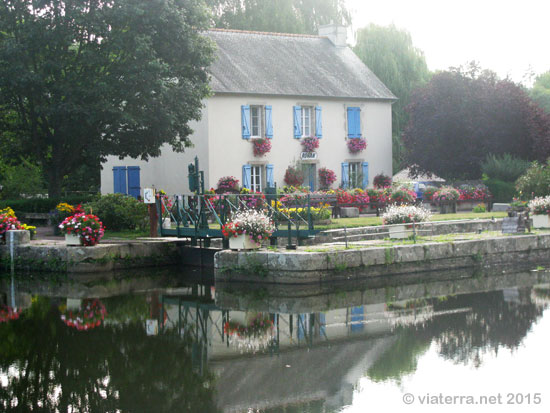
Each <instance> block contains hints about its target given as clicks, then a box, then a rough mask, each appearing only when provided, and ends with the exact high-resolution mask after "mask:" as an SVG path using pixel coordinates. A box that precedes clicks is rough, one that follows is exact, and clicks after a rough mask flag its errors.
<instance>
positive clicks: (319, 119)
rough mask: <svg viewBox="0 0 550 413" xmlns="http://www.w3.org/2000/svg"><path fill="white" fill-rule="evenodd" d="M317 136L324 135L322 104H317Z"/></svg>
mask: <svg viewBox="0 0 550 413" xmlns="http://www.w3.org/2000/svg"><path fill="white" fill-rule="evenodd" d="M315 136H317V137H318V138H322V137H323V116H322V111H321V106H315Z"/></svg>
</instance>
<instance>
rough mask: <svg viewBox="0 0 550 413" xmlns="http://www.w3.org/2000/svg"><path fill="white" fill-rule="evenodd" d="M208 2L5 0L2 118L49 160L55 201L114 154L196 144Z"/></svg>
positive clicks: (1, 9)
mask: <svg viewBox="0 0 550 413" xmlns="http://www.w3.org/2000/svg"><path fill="white" fill-rule="evenodd" d="M207 24H208V13H207V9H206V7H205V6H204V4H203V2H202V0H116V1H104V0H41V1H39V0H4V1H3V2H2V4H1V5H0V117H1V118H4V117H6V116H12V118H13V116H15V121H14V122H10V123H9V125H11V126H12V127H13V129H14V132H16V133H17V136H19V137H20V138H21V139H22V141H23V142H22V143H23V144H24V146H25V148H26V150H27V151H28V152H29V153H32V154H34V156H35V158H36V159H37V160H38V161H39V162H40V163H41V165H42V167H43V170H44V172H45V173H46V176H47V180H48V191H49V194H50V196H56V195H58V194H59V191H60V186H61V181H62V178H63V176H65V175H66V174H68V173H70V172H71V171H74V170H75V169H77V168H78V167H79V166H81V165H83V164H89V163H92V164H93V163H96V164H97V163H99V161H100V160H101V159H103V158H104V157H105V156H106V155H108V154H114V155H119V156H132V157H142V158H143V159H147V158H148V157H150V156H157V155H159V154H160V147H161V145H163V144H169V145H171V146H172V147H173V148H174V149H175V150H177V151H182V150H183V149H184V148H185V147H186V146H188V145H189V139H188V136H189V135H190V134H191V132H192V130H191V128H190V126H189V122H190V121H191V120H195V119H199V118H200V113H201V100H202V99H203V98H204V97H205V96H207V94H208V91H209V89H208V74H207V71H206V69H205V68H206V67H207V66H208V64H209V62H210V61H211V58H212V46H211V43H210V42H209V41H208V40H207V39H205V38H204V37H202V36H201V35H200V33H199V32H198V31H199V30H200V29H201V28H205V27H206V26H207Z"/></svg>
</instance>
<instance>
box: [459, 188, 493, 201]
mask: <svg viewBox="0 0 550 413" xmlns="http://www.w3.org/2000/svg"><path fill="white" fill-rule="evenodd" d="M457 191H458V193H459V194H460V195H459V200H460V201H488V200H489V199H490V198H491V193H490V192H489V189H487V188H486V187H480V186H469V185H468V186H462V187H460V188H458V189H457Z"/></svg>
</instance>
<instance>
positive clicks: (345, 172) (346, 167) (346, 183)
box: [342, 162, 349, 189]
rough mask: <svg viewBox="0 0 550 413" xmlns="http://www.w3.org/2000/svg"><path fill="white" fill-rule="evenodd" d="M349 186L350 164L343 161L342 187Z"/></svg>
mask: <svg viewBox="0 0 550 413" xmlns="http://www.w3.org/2000/svg"><path fill="white" fill-rule="evenodd" d="M348 186H349V164H348V163H347V162H342V188H344V189H347V188H348Z"/></svg>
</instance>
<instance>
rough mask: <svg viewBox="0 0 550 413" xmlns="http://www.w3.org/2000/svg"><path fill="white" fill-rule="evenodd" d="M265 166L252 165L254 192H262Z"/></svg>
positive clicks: (252, 187) (251, 188)
mask: <svg viewBox="0 0 550 413" xmlns="http://www.w3.org/2000/svg"><path fill="white" fill-rule="evenodd" d="M264 175H265V173H264V165H250V190H251V191H254V192H262V189H263V187H264V184H263V177H264Z"/></svg>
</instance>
